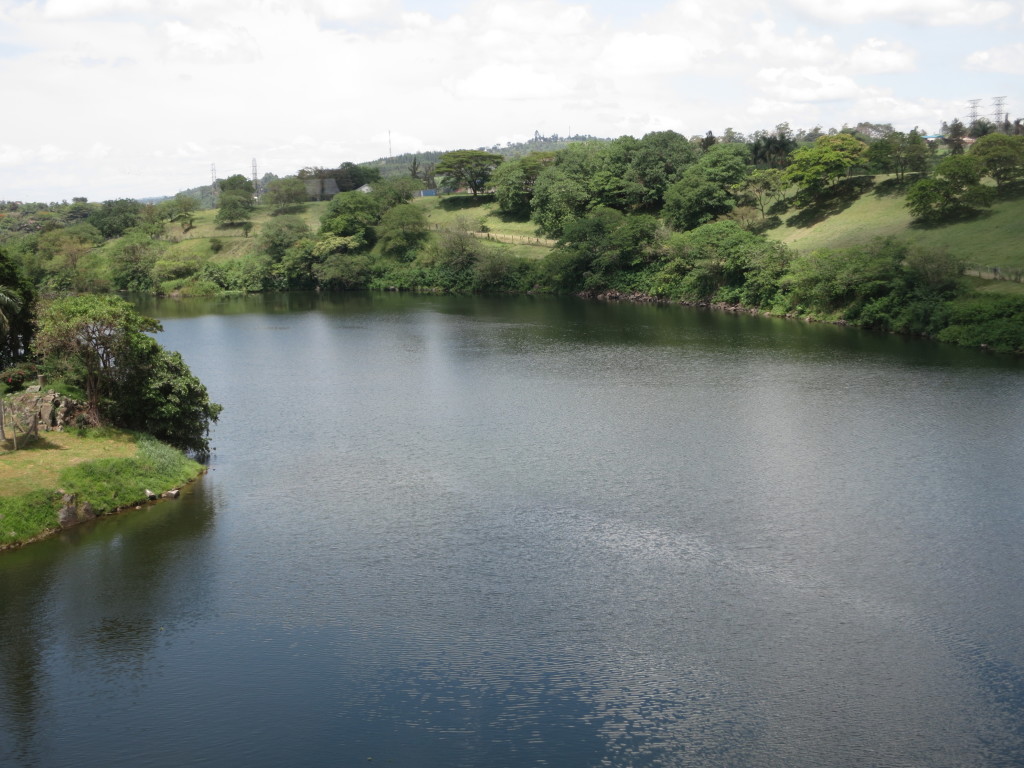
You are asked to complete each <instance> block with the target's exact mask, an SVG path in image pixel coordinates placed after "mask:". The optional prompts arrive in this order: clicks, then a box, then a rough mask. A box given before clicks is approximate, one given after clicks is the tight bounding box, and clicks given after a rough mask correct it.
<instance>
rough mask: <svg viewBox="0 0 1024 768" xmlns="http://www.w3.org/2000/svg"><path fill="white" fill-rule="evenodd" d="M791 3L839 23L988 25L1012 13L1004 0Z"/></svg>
mask: <svg viewBox="0 0 1024 768" xmlns="http://www.w3.org/2000/svg"><path fill="white" fill-rule="evenodd" d="M790 3H791V4H792V5H793V6H795V7H796V8H799V9H800V10H802V11H803V12H804V13H807V14H809V15H810V16H813V17H814V18H817V19H822V20H824V21H829V22H838V23H840V24H861V23H865V22H868V21H873V20H880V19H898V20H900V21H904V22H907V23H910V24H923V25H929V26H947V25H953V24H988V23H990V22H993V21H998V20H999V19H1003V18H1005V17H1007V16H1009V15H1010V14H1011V13H1012V12H1013V4H1011V3H1009V2H1004V1H1003V0H981V1H980V2H978V0H973V1H972V0H831V2H821V0H790Z"/></svg>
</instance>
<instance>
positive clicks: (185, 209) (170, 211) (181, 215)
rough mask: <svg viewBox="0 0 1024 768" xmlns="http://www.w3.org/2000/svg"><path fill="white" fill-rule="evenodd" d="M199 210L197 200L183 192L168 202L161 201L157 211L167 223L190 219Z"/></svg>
mask: <svg viewBox="0 0 1024 768" xmlns="http://www.w3.org/2000/svg"><path fill="white" fill-rule="evenodd" d="M198 208H199V200H198V199H197V198H195V197H193V196H192V195H189V194H186V193H185V192H179V193H178V194H176V195H175V196H174V197H172V198H171V199H170V200H164V201H162V202H161V203H160V204H159V205H158V206H157V210H158V211H159V213H160V215H161V216H163V218H165V219H167V220H168V221H180V220H184V219H186V218H188V217H190V216H191V215H192V214H193V213H195V212H196V210H198Z"/></svg>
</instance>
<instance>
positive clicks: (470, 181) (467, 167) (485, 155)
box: [435, 149, 504, 196]
mask: <svg viewBox="0 0 1024 768" xmlns="http://www.w3.org/2000/svg"><path fill="white" fill-rule="evenodd" d="M503 160H504V158H503V157H502V156H501V155H496V154H493V153H491V152H484V151H483V150H479V149H457V150H455V151H454V152H448V153H447V154H444V155H442V156H441V159H440V160H438V161H437V167H436V169H435V170H436V172H437V173H439V174H441V175H443V176H444V178H445V183H446V184H448V185H449V186H452V187H469V189H470V191H471V192H472V193H473V195H474V196H476V195H478V194H480V192H482V191H483V190H484V189H486V188H487V184H488V182H489V181H490V179H491V174H492V173H494V169H495V168H497V167H498V166H499V165H501V163H502V161H503Z"/></svg>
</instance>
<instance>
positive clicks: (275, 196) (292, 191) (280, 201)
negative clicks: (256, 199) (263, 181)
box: [263, 176, 309, 212]
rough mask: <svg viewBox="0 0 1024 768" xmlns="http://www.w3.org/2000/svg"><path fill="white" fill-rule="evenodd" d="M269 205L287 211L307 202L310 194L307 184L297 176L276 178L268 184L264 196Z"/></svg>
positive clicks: (280, 210)
mask: <svg viewBox="0 0 1024 768" xmlns="http://www.w3.org/2000/svg"><path fill="white" fill-rule="evenodd" d="M263 199H264V200H265V201H266V203H267V204H268V205H272V206H274V207H275V208H276V209H277V211H278V212H282V211H286V210H288V209H290V208H293V207H295V206H299V205H302V204H303V203H305V202H306V201H307V200H308V199H309V196H308V195H307V194H306V185H305V183H304V182H303V181H302V179H300V178H298V177H296V176H286V177H285V178H283V179H274V180H273V181H271V182H269V183H268V184H267V194H266V195H265V196H264V198H263Z"/></svg>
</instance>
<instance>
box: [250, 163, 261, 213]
mask: <svg viewBox="0 0 1024 768" xmlns="http://www.w3.org/2000/svg"><path fill="white" fill-rule="evenodd" d="M252 194H253V197H255V198H256V202H257V203H258V202H259V201H260V182H259V177H258V176H257V175H256V158H255V157H254V158H253V159H252Z"/></svg>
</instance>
